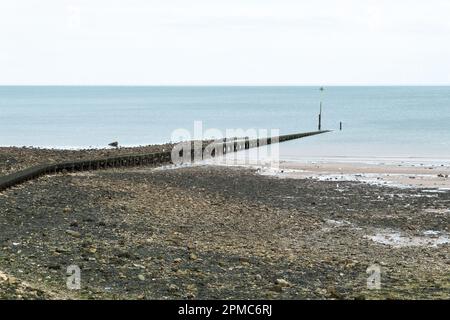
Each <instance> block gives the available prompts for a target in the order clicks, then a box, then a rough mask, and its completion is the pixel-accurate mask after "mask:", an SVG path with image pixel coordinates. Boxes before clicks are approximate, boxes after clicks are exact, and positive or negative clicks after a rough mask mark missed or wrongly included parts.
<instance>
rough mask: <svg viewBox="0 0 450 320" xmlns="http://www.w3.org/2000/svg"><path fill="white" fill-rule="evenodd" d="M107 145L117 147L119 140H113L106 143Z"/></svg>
mask: <svg viewBox="0 0 450 320" xmlns="http://www.w3.org/2000/svg"><path fill="white" fill-rule="evenodd" d="M108 146H110V147H114V148H117V147H119V142H117V141H114V142H111V143H108Z"/></svg>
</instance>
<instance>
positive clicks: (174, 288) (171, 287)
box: [169, 284, 179, 292]
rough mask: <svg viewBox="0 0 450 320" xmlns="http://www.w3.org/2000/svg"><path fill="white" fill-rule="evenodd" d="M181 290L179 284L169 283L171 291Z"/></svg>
mask: <svg viewBox="0 0 450 320" xmlns="http://www.w3.org/2000/svg"><path fill="white" fill-rule="evenodd" d="M178 290H179V288H178V286H176V285H174V284H170V285H169V292H177V291H178Z"/></svg>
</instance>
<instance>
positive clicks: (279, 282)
mask: <svg viewBox="0 0 450 320" xmlns="http://www.w3.org/2000/svg"><path fill="white" fill-rule="evenodd" d="M275 283H276V284H277V285H279V286H281V287H290V286H291V284H290V283H289V282H288V281H286V280H284V279H277V280H276V281H275Z"/></svg>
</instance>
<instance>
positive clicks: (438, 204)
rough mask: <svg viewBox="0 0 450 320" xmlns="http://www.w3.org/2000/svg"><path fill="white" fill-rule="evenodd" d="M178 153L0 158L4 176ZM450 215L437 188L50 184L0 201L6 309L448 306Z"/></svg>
mask: <svg viewBox="0 0 450 320" xmlns="http://www.w3.org/2000/svg"><path fill="white" fill-rule="evenodd" d="M168 147H170V146H169V145H164V146H149V147H142V148H140V149H139V150H136V149H118V150H115V149H104V150H85V151H67V150H66V151H61V150H47V149H33V148H1V152H0V154H1V159H0V170H1V172H2V174H6V173H11V172H14V171H15V170H19V169H22V168H24V167H26V166H29V165H34V164H38V163H42V162H49V161H61V160H72V159H81V158H82V157H92V156H93V155H94V156H105V155H107V156H110V155H114V154H115V153H130V151H131V153H136V152H142V151H144V150H145V152H153V151H158V150H161V149H163V148H168ZM408 174H410V173H408ZM440 178H441V179H443V180H445V179H446V178H445V175H444V176H443V177H440ZM344 180H345V179H344ZM449 214H450V193H449V192H448V191H445V190H439V189H438V188H432V189H430V188H429V186H427V188H426V189H425V188H421V187H420V186H415V187H410V188H397V187H395V186H386V185H382V184H370V183H365V182H363V181H333V180H326V179H313V178H311V177H303V178H298V177H289V176H287V177H283V178H282V179H280V177H278V176H273V175H264V174H261V171H260V170H258V169H255V168H249V167H241V166H233V167H226V166H217V165H212V164H208V165H198V166H191V167H182V168H170V170H167V169H165V168H155V167H139V168H124V169H111V170H100V171H91V172H80V173H64V174H58V175H51V176H50V175H49V176H44V177H42V178H39V179H37V180H33V181H30V182H27V183H24V184H22V185H19V186H16V187H14V188H11V189H8V190H6V191H3V192H2V193H1V194H0V248H1V249H0V298H2V299H17V298H19V299H396V298H400V299H417V298H424V299H448V298H450V281H449V274H450V258H449V257H450V255H449V253H450V249H449V232H450V230H449V226H450V223H449V222H450V215H449ZM70 265H77V266H79V267H80V269H81V288H80V290H69V289H68V288H67V286H66V277H67V275H66V272H67V267H68V266H70ZM371 266H377V267H379V268H380V270H381V275H380V277H381V279H380V282H381V286H380V288H379V289H376V290H373V289H372V288H369V287H368V285H367V278H368V273H367V270H368V268H370V267H371Z"/></svg>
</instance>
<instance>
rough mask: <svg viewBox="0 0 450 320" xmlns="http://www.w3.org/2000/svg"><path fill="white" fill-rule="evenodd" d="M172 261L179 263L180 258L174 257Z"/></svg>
mask: <svg viewBox="0 0 450 320" xmlns="http://www.w3.org/2000/svg"><path fill="white" fill-rule="evenodd" d="M173 262H174V263H180V262H181V258H176V259H175V260H173Z"/></svg>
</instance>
